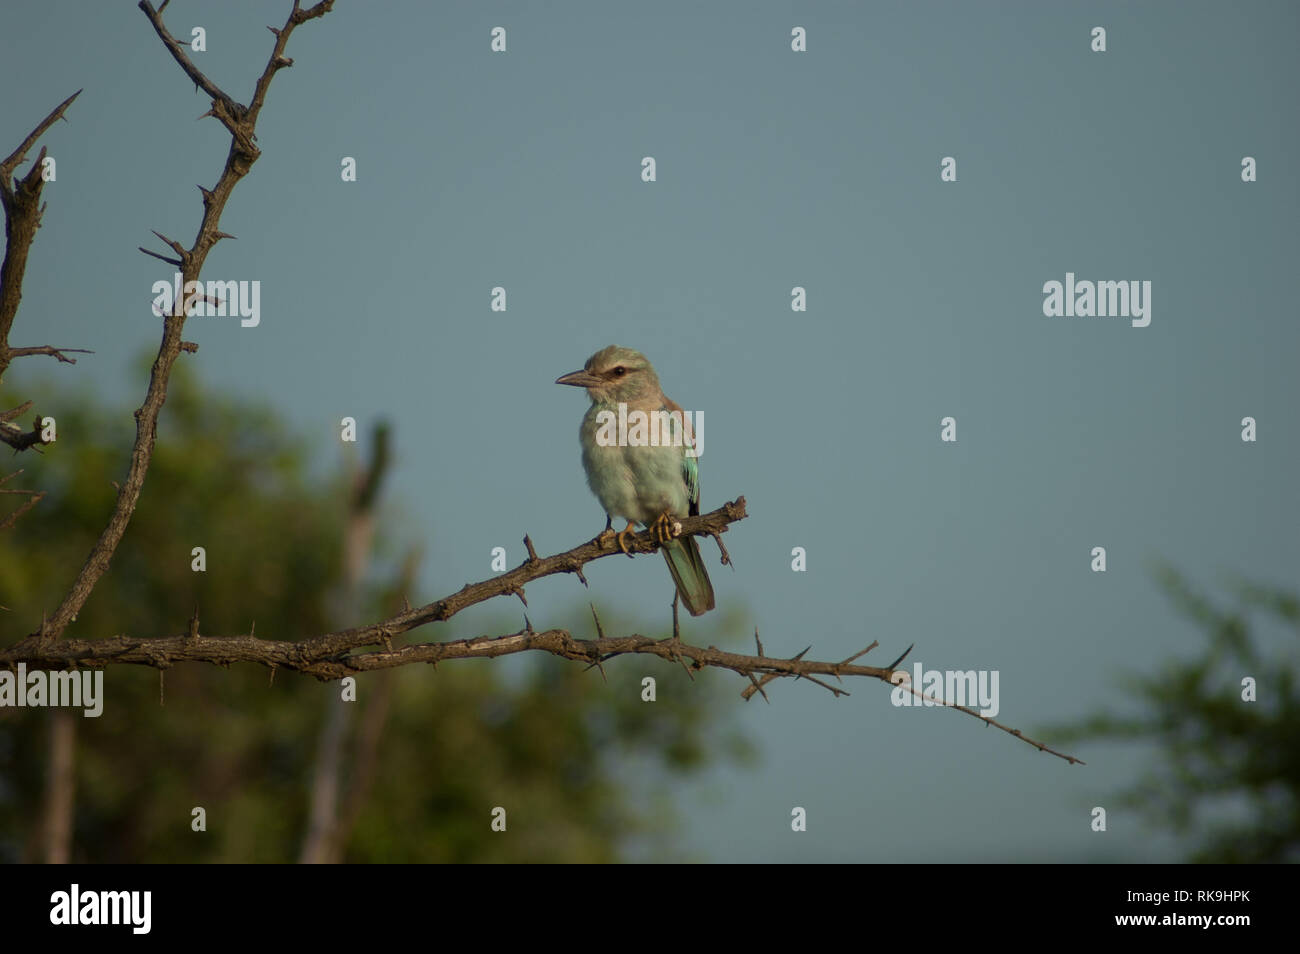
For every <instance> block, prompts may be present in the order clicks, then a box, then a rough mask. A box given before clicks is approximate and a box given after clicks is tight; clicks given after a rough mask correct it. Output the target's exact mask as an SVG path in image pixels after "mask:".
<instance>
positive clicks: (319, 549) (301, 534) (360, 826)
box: [0, 364, 749, 862]
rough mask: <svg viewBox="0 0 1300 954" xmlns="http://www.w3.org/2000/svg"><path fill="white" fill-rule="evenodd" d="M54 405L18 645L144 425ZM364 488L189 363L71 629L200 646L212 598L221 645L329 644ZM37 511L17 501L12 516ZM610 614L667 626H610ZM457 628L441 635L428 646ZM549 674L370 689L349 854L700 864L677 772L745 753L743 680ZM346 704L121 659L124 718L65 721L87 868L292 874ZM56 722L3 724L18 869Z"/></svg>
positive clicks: (374, 594) (292, 680)
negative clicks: (673, 787)
mask: <svg viewBox="0 0 1300 954" xmlns="http://www.w3.org/2000/svg"><path fill="white" fill-rule="evenodd" d="M6 397H7V396H6ZM42 401H44V403H42ZM11 403H17V402H16V401H11ZM5 406H9V405H5ZM37 410H39V411H40V412H41V413H43V414H54V415H56V417H57V420H58V429H59V441H58V442H57V443H56V444H54V445H53V446H51V447H49V448H48V449H46V451H45V452H44V454H43V455H41V456H35V455H25V457H24V459H23V460H22V462H21V466H23V467H24V468H25V473H24V474H23V475H22V477H21V478H19V482H21V484H22V485H23V486H25V487H30V488H36V489H40V490H46V491H48V492H49V493H48V496H46V497H45V498H44V500H42V501H41V502H40V503H39V504H38V505H37V506H36V508H35V509H33V510H31V511H29V512H28V513H26V514H25V515H23V516H22V518H21V519H19V520H18V522H17V523H16V525H15V526H14V527H12V528H11V529H9V530H6V531H3V532H2V533H0V604H3V606H4V607H6V609H3V610H0V625H2V627H3V631H4V634H5V635H4V638H5V639H7V640H9V641H13V640H15V639H17V638H19V637H20V636H21V635H23V634H25V633H28V632H31V631H32V630H34V629H36V628H37V627H38V626H39V623H40V619H41V614H42V612H43V611H46V610H48V609H49V608H50V607H52V606H53V605H55V603H56V601H57V599H58V597H59V596H60V595H61V590H62V588H63V587H66V585H67V582H68V580H69V579H70V576H71V574H72V572H73V571H74V570H75V568H76V567H77V566H79V565H80V562H81V561H82V560H83V559H84V558H85V555H86V553H87V552H88V550H89V548H90V546H91V544H92V542H93V540H94V539H95V536H96V535H97V534H98V533H99V531H100V529H101V528H102V524H103V520H104V516H105V514H107V513H108V511H109V508H110V506H111V503H112V498H113V495H114V489H113V487H112V481H113V480H114V479H115V478H117V477H118V476H119V475H120V474H121V473H123V471H124V469H125V462H126V453H127V449H128V448H129V447H130V442H131V414H130V412H129V411H127V412H119V413H116V414H110V413H107V412H106V411H104V410H102V409H101V408H99V407H98V405H97V403H96V401H95V400H94V399H93V398H91V397H89V396H88V395H79V396H78V395H70V394H68V393H66V392H64V393H61V394H60V395H59V397H58V398H57V399H53V398H48V397H47V398H44V399H42V398H40V397H38V399H37ZM398 438H399V439H400V435H398ZM10 469H14V468H10ZM6 472H7V471H6ZM0 476H3V475H2V474H0ZM347 493H348V488H347V486H346V482H345V481H344V480H343V479H342V478H339V479H337V480H334V481H322V480H320V479H313V478H312V477H311V476H310V473H309V470H308V467H307V454H306V452H305V449H304V446H303V445H302V443H301V442H299V441H297V440H295V439H292V438H291V437H290V436H288V435H287V434H286V433H285V432H284V429H283V428H282V427H281V426H280V425H278V424H277V422H276V421H275V419H274V418H273V416H272V415H271V414H270V413H269V412H267V411H265V410H259V409H255V408H250V407H247V406H243V405H239V404H235V403H232V402H230V401H227V400H225V399H223V398H221V397H219V396H218V395H215V394H212V393H205V392H203V391H202V390H201V389H200V387H199V385H198V384H197V382H196V381H195V380H194V378H193V377H192V375H191V374H190V373H188V372H187V369H186V366H185V365H184V364H182V365H180V366H179V367H178V368H177V371H176V373H175V375H174V376H173V379H172V386H171V389H170V392H169V395H168V399H167V410H166V413H164V415H163V417H162V425H161V427H160V434H159V439H158V445H157V450H156V451H155V453H154V458H153V466H152V468H151V469H150V472H149V479H148V482H147V484H146V486H145V491H144V494H143V495H142V498H141V503H140V506H139V508H138V509H137V511H136V514H135V517H134V519H133V521H132V524H131V526H130V528H129V530H128V531H127V534H126V537H125V539H124V540H123V542H122V545H121V547H120V548H119V550H118V551H117V554H116V556H115V557H114V560H113V566H112V568H111V569H110V571H109V573H108V575H107V576H106V577H105V579H104V580H103V582H102V583H101V584H100V585H99V586H98V587H97V588H96V590H95V592H94V594H93V595H92V596H91V598H90V600H89V602H88V603H87V604H86V606H85V608H84V610H83V611H82V612H81V614H80V616H79V618H78V620H77V622H76V623H75V624H74V625H73V627H72V629H71V630H70V631H69V635H72V636H76V637H80V638H95V637H100V636H107V635H113V634H118V633H130V634H139V635H141V636H146V635H163V634H168V633H179V632H183V631H184V630H185V628H186V625H187V620H188V619H189V617H190V616H191V615H192V614H193V612H194V610H195V607H196V606H197V607H198V608H199V610H200V613H201V621H202V627H201V628H202V631H203V632H211V633H237V632H247V631H248V629H249V626H250V625H251V624H252V623H253V622H254V620H255V621H256V631H257V632H259V633H265V634H267V635H268V636H272V635H273V636H274V637H275V638H301V637H303V636H308V635H311V634H313V633H318V632H322V631H325V630H327V629H330V628H331V623H332V622H333V620H332V618H331V617H332V614H333V613H335V612H336V611H337V609H336V603H337V599H336V593H337V591H338V588H339V587H340V586H341V585H342V581H343V580H344V572H345V571H344V567H343V539H342V538H343V532H344V521H345V515H346V514H345V511H346V500H347ZM22 499H23V498H18V497H13V498H5V500H6V501H8V502H9V503H12V504H13V505H15V506H16V505H17V503H20V502H21V501H22ZM383 522H384V521H383V520H382V519H381V521H380V523H381V527H382V524H383ZM385 539H386V535H385V534H384V533H383V532H382V531H381V532H380V533H379V534H377V540H378V541H379V543H380V558H377V562H376V566H377V567H380V568H384V569H383V570H382V573H386V574H387V576H388V578H389V579H396V578H397V577H398V576H399V574H400V571H399V569H398V564H399V563H400V562H401V561H400V560H398V561H394V560H392V559H389V560H388V562H387V564H386V563H385V562H384V560H383V559H382V556H383V553H384V550H383V546H384V541H385ZM195 546H203V547H205V548H206V551H207V561H208V570H207V572H204V573H196V572H193V571H192V570H191V559H192V557H191V550H192V548H193V547H195ZM408 571H409V568H408ZM377 572H379V571H377ZM365 594H366V595H365V599H364V600H363V601H362V604H363V606H362V608H363V609H364V610H366V611H367V612H370V611H373V614H374V615H375V616H377V615H378V614H379V613H380V612H391V611H392V610H394V609H396V608H397V607H396V605H395V604H396V603H400V594H399V593H398V592H395V591H394V587H392V586H390V588H389V591H388V592H385V590H384V587H383V586H379V585H375V584H374V583H371V584H370V585H369V586H368V587H366V590H365ZM715 615H716V617H717V618H716V619H715V620H713V621H712V624H711V627H710V628H707V629H706V630H705V631H703V632H701V633H700V634H699V635H700V638H701V639H703V640H705V641H711V642H714V643H718V644H723V643H724V642H725V641H727V640H728V639H739V638H741V633H740V629H741V625H740V624H741V620H740V618H739V614H738V613H736V612H731V613H718V614H715ZM499 619H500V623H499V628H497V629H492V628H490V627H489V628H487V629H483V628H482V625H483V624H482V622H481V621H480V624H479V627H478V628H477V629H476V633H477V632H493V631H497V632H508V631H510V630H512V629H515V628H517V627H518V625H519V618H518V613H517V612H516V611H513V610H511V611H507V610H505V609H504V608H503V609H502V613H501V616H500V618H499ZM590 619H591V618H590V612H589V610H587V608H586V605H585V603H584V604H582V607H581V609H578V608H577V607H575V609H574V610H573V611H572V612H571V613H570V614H569V618H568V619H548V620H547V624H548V625H561V626H569V627H571V628H572V629H573V630H574V631H575V632H587V631H589V630H590V629H591V622H590ZM454 622H455V621H453V623H454ZM604 622H605V623H606V626H607V627H609V628H611V629H612V628H613V627H618V628H619V629H620V630H626V631H633V630H635V629H638V628H639V629H640V630H641V631H643V632H653V631H654V630H653V629H646V624H645V623H644V622H642V623H641V625H640V626H639V627H638V626H636V625H635V624H634V623H633V622H632V621H629V620H627V619H618V618H616V617H612V616H611V617H610V618H608V619H605V620H604ZM654 628H657V629H662V628H663V624H660V625H658V626H656V627H654ZM459 635H465V634H461V633H458V632H456V631H455V630H454V629H453V628H449V627H439V628H434V629H429V628H426V629H424V630H420V631H417V632H416V633H414V634H413V637H414V638H415V639H417V640H422V639H429V638H451V637H453V636H459ZM530 663H531V664H529V665H526V666H523V667H518V666H516V667H513V668H512V669H511V670H509V672H510V673H511V676H510V677H509V678H507V675H506V673H507V671H508V670H507V669H506V667H504V666H502V665H501V664H500V662H494V661H482V662H479V661H474V660H466V661H462V662H454V663H450V664H446V665H443V666H442V667H440V668H439V669H438V670H437V671H436V672H435V671H434V670H433V669H432V668H430V667H426V666H420V667H408V668H404V669H401V670H398V671H394V672H390V673H375V674H367V675H365V676H362V677H361V678H360V679H359V680H358V697H359V700H360V701H359V702H358V706H359V707H360V708H359V710H358V717H357V718H356V719H353V720H351V724H350V729H349V732H350V739H349V748H348V749H347V751H348V752H349V753H350V756H349V757H350V759H351V760H352V761H351V762H350V764H349V772H350V774H349V775H348V776H347V777H346V778H345V783H346V784H347V793H346V795H345V797H344V801H343V805H342V809H341V812H342V814H343V815H344V818H343V824H344V828H345V831H344V833H343V836H342V841H343V847H342V850H341V851H340V852H339V856H340V857H342V858H343V859H344V860H347V861H556V862H567V861H607V860H617V859H619V858H620V857H625V856H626V854H627V853H628V852H629V851H640V852H650V853H651V854H653V855H654V856H656V857H676V856H679V855H680V853H681V846H680V845H675V844H673V843H672V842H671V840H670V839H665V837H664V836H665V835H666V834H667V832H668V828H669V825H668V816H666V815H665V806H666V804H667V801H666V798H665V795H666V792H667V784H668V783H667V780H668V779H670V778H671V777H673V776H674V775H680V774H682V773H689V772H692V771H696V770H699V769H700V768H702V767H704V766H705V765H707V764H708V763H709V762H710V761H711V760H713V759H715V758H717V757H720V756H726V757H736V758H744V757H746V756H747V755H748V753H749V750H748V747H747V745H746V744H745V743H744V741H743V740H742V739H741V738H740V736H739V735H738V733H737V731H736V730H735V727H734V724H733V723H729V720H728V719H727V718H726V717H725V714H726V713H727V712H728V711H732V712H734V710H735V707H736V706H737V705H738V704H739V701H738V699H737V697H736V694H735V691H734V690H735V685H734V683H735V680H734V679H730V680H729V679H727V678H726V676H725V675H723V674H720V673H716V672H712V671H707V672H703V673H699V674H697V677H696V682H695V683H694V684H693V685H691V684H689V681H688V678H687V676H686V674H685V673H684V672H683V671H682V669H681V668H680V667H679V666H674V665H670V664H665V663H663V662H662V661H660V660H648V659H647V660H642V661H640V662H639V664H638V665H636V666H634V667H632V666H622V665H620V661H619V660H613V661H611V662H610V663H608V664H606V667H605V668H606V670H607V671H608V673H609V683H608V684H606V683H605V682H604V681H603V680H602V679H601V676H600V674H599V673H598V672H596V671H594V670H593V671H590V672H584V671H583V667H582V666H581V665H578V664H576V663H571V662H566V661H563V660H558V659H554V658H551V657H547V658H539V659H536V660H531V661H530ZM647 672H648V673H650V674H653V675H655V676H656V677H657V678H658V680H659V693H658V701H657V702H656V703H655V704H654V705H648V704H645V703H642V702H641V701H640V683H639V680H640V678H641V676H642V675H643V674H645V673H647ZM381 680H383V681H381ZM679 682H680V683H682V684H687V685H686V686H685V688H684V689H683V690H682V691H679V692H674V691H672V690H671V688H669V687H671V686H675V685H677V684H678V683H679ZM160 683H161V684H160ZM372 690H374V691H372ZM338 692H339V686H338V684H337V683H329V684H325V683H319V682H317V681H315V680H312V679H306V678H303V677H301V676H296V675H293V674H280V675H278V676H276V677H275V678H274V679H268V673H267V671H266V670H264V669H261V668H260V667H257V668H255V667H251V666H239V667H236V668H235V669H232V670H230V671H226V670H223V669H217V668H213V667H205V666H180V667H176V668H174V669H171V670H169V671H168V672H167V673H166V674H165V679H164V680H160V677H159V674H158V673H157V672H154V671H152V670H148V669H144V668H136V667H129V666H121V667H112V668H111V669H109V670H108V671H107V672H106V673H105V676H104V693H105V696H106V702H105V705H104V711H103V715H102V716H101V717H99V718H97V719H89V718H83V717H82V716H81V715H80V713H79V712H78V713H75V714H74V715H73V717H72V718H71V719H70V720H69V721H70V722H71V724H72V725H73V726H74V729H75V736H76V741H75V756H76V757H75V762H74V765H73V771H74V774H75V815H74V824H73V826H72V847H71V860H73V861H91V862H140V861H145V862H178V861H198V862H234V861H240V862H266V861H281V862H282V861H292V860H294V859H295V858H297V857H298V856H299V850H300V848H301V846H302V844H303V838H304V834H305V832H306V829H307V824H308V818H307V812H308V809H307V805H308V791H309V788H310V777H311V773H312V768H313V760H314V758H315V755H316V739H317V735H318V731H319V724H320V722H321V720H322V719H323V718H324V717H325V713H326V711H327V710H326V703H327V700H329V699H332V698H334V697H336V696H337V694H338ZM160 696H161V697H162V700H163V701H162V703H161V704H160ZM52 718H53V710H49V709H16V708H2V709H0V861H10V862H12V861H18V860H38V859H39V858H41V857H43V850H42V848H41V846H40V844H39V841H40V827H41V826H40V824H39V822H40V819H41V813H42V804H41V803H42V799H43V792H44V790H45V785H46V781H45V774H46V771H47V763H48V762H49V755H50V738H51V733H50V732H49V731H48V730H47V726H48V725H50V724H51V720H52ZM647 766H648V767H649V771H646V770H645V769H646V768H647ZM497 805H501V806H504V807H506V809H507V812H508V816H507V817H508V832H509V836H508V837H503V836H501V835H498V834H495V833H493V832H492V831H491V830H490V827H489V823H490V820H491V816H490V812H491V810H492V808H493V807H494V806H497ZM196 806H202V807H203V808H204V809H206V812H207V831H206V832H205V833H195V832H192V831H191V829H190V822H191V814H190V813H191V809H192V808H194V807H196Z"/></svg>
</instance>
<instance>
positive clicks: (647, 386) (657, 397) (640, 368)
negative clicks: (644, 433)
mask: <svg viewBox="0 0 1300 954" xmlns="http://www.w3.org/2000/svg"><path fill="white" fill-rule="evenodd" d="M556 383H557V384H571V385H575V386H577V387H583V388H586V389H587V394H588V395H589V396H590V397H591V407H590V408H588V410H587V413H586V415H585V416H584V417H583V419H582V426H581V428H580V429H579V437H580V439H581V441H582V466H583V469H584V470H585V471H586V472H587V484H588V486H590V487H591V491H592V493H594V494H595V495H596V499H597V500H599V501H600V505H601V506H602V507H604V508H605V513H606V514H607V515H608V516H609V517H610V518H611V520H612V518H614V517H622V518H623V519H624V520H627V521H628V527H629V529H630V528H631V527H632V525H633V524H635V523H640V524H643V525H644V526H651V525H652V524H658V525H661V526H668V525H670V524H671V523H672V518H673V517H678V518H680V517H685V516H687V515H692V516H693V515H696V514H698V513H699V512H700V480H699V461H698V459H697V458H696V457H694V456H693V455H688V454H687V453H686V451H687V449H688V448H689V447H690V446H691V443H692V440H691V432H690V422H689V418H688V417H687V416H686V415H684V414H683V413H682V409H681V408H680V407H679V406H678V405H677V404H675V403H674V402H673V401H671V400H669V399H668V398H667V397H665V396H664V393H663V391H662V390H661V388H660V387H659V378H658V377H657V376H656V375H655V371H654V368H653V367H652V366H651V364H650V362H649V361H648V360H646V358H645V356H644V355H642V354H641V353H639V352H637V351H633V350H632V349H630V348H620V347H618V346H617V345H611V346H610V347H608V348H605V349H603V350H601V351H598V352H596V353H595V354H594V355H592V356H591V358H589V359H588V361H587V363H586V366H585V367H584V368H583V370H581V371H574V372H573V373H571V374H566V375H564V376H563V377H561V378H559V379H558V380H557V382H556ZM619 405H623V408H620V407H619ZM635 411H641V412H643V413H644V414H646V415H647V417H649V416H651V415H656V414H658V413H659V412H667V414H668V415H674V414H675V415H676V416H675V417H673V416H667V417H662V418H656V420H657V421H665V422H668V423H669V424H670V426H671V427H673V428H682V429H683V430H684V433H682V434H681V435H680V436H681V440H680V442H678V441H677V440H668V441H664V440H662V439H661V440H660V441H659V443H658V444H657V445H652V444H646V443H638V442H637V441H636V439H635V431H632V434H633V439H632V440H623V441H619V440H617V439H616V440H610V437H611V436H615V437H617V434H616V433H613V434H612V433H611V432H612V429H611V428H610V427H609V422H610V419H611V417H612V418H613V419H615V420H617V419H618V418H619V416H620V414H624V415H632V413H633V412H635ZM602 412H607V413H605V414H603V413H602ZM669 435H670V436H674V432H673V431H669ZM625 436H626V435H625ZM662 436H663V435H662V433H661V435H660V437H661V438H662ZM624 532H626V531H624ZM668 532H669V533H671V530H669V531H668ZM662 550H663V554H664V559H665V561H667V563H668V569H669V571H670V572H671V573H672V576H673V582H674V583H675V584H676V585H677V592H678V594H680V596H681V598H682V602H683V603H684V604H685V606H686V609H687V611H688V612H690V614H691V615H692V616H699V615H700V614H701V613H705V612H708V611H709V610H711V609H713V606H714V598H713V586H712V584H711V583H710V582H709V574H708V572H707V571H706V570H705V568H704V561H703V559H701V557H700V549H699V546H698V545H697V544H696V542H695V538H694V537H681V538H673V539H667V534H665V539H664V542H663V544H662Z"/></svg>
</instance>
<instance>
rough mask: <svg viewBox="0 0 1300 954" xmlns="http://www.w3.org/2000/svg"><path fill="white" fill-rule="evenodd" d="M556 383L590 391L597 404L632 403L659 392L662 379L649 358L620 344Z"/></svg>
mask: <svg viewBox="0 0 1300 954" xmlns="http://www.w3.org/2000/svg"><path fill="white" fill-rule="evenodd" d="M555 383H556V384H571V385H573V386H574V387H577V388H586V389H587V394H588V395H589V396H590V397H591V401H592V403H593V404H617V403H619V402H620V401H622V402H624V403H627V404H631V403H633V402H635V401H636V400H637V399H638V398H642V397H646V396H649V395H654V394H656V393H658V391H659V377H658V376H657V375H656V374H655V369H654V367H653V366H652V365H651V364H650V362H649V360H648V359H647V358H646V356H645V355H643V354H642V353H641V352H639V351H633V350H632V349H631V348H620V347H619V346H618V345H610V346H609V347H608V348H604V349H602V350H600V351H597V352H596V353H595V354H593V355H592V356H591V357H590V358H588V359H587V363H586V364H585V365H584V366H583V368H582V370H581V371H571V372H569V373H568V374H566V375H564V376H563V377H559V378H556V379H555Z"/></svg>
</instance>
